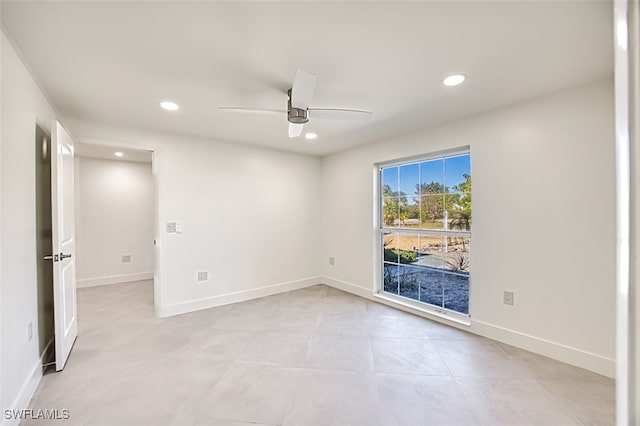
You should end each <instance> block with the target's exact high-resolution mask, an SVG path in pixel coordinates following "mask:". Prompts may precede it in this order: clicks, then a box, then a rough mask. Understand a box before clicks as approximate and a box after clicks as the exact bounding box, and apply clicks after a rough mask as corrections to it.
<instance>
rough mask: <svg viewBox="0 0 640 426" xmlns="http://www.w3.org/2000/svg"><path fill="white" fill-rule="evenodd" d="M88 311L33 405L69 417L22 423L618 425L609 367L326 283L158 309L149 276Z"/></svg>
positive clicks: (91, 303) (101, 293) (87, 301)
mask: <svg viewBox="0 0 640 426" xmlns="http://www.w3.org/2000/svg"><path fill="white" fill-rule="evenodd" d="M78 310H79V337H78V340H77V342H76V345H75V347H74V349H73V351H72V352H71V356H70V358H69V361H68V363H67V366H66V367H65V369H64V371H63V372H61V373H48V374H45V376H44V377H43V379H42V381H41V383H40V386H39V387H38V389H37V390H36V393H35V395H34V399H33V400H32V401H31V404H30V407H31V408H34V409H35V408H46V409H65V408H66V409H69V410H70V412H71V419H70V420H68V421H66V422H63V423H62V422H60V421H54V422H46V421H42V420H37V421H36V420H34V421H25V422H23V424H24V425H40V426H42V425H48V424H53V425H58V424H59V425H68V426H74V425H83V426H86V425H94V426H107V425H108V426H129V425H130V426H141V425H154V426H165V425H166V426H205V425H210V426H249V425H252V426H259V425H263V426H275V425H278V426H282V425H283V424H285V423H286V424H287V426H292V425H301V426H316V425H327V426H349V425H352V426H356V425H357V426H360V425H363V426H376V425H380V426H394V425H398V426H400V425H402V426H418V425H421V426H422V425H438V426H440V425H445V426H446V425H456V426H457V425H465V426H471V425H475V424H484V425H494V424H496V425H501V424H508V425H510V424H513V425H516V424H517V425H527V424H532V425H538V424H540V425H541V426H546V425H548V424H549V425H553V426H556V425H564V424H573V423H572V422H573V421H576V420H577V421H580V422H582V424H584V425H593V426H595V425H613V424H614V417H613V416H614V402H615V401H614V383H613V381H612V380H610V379H607V378H604V377H602V376H598V375H597V374H593V373H590V372H587V371H585V370H581V369H578V368H575V367H571V366H568V365H566V364H562V363H559V362H556V361H553V360H550V359H548V358H545V357H542V356H539V355H535V354H532V353H530V352H527V351H523V350H521V349H517V348H514V347H512V346H508V345H504V344H498V343H496V342H493V341H492V340H489V339H485V338H482V337H479V336H476V335H473V334H470V333H467V332H465V331H463V330H459V329H455V328H452V327H449V326H447V325H443V324H440V323H437V322H434V321H430V320H427V319H425V318H421V317H418V316H414V315H411V314H409V313H406V312H403V311H400V310H395V309H393V308H391V307H388V306H384V305H382V304H379V303H376V302H372V301H365V300H364V299H360V298H358V297H356V296H354V295H351V294H348V293H345V292H343V291H340V290H336V289H333V288H329V287H327V286H323V285H321V286H313V287H309V288H305V289H302V290H296V291H292V292H289V293H286V294H281V295H275V296H269V297H266V298H261V299H256V300H253V301H249V302H243V303H239V304H233V305H228V306H222V307H218V308H212V309H207V310H203V311H199V312H194V313H189V314H184V315H179V316H174V317H170V318H163V319H158V318H155V317H154V314H153V284H152V282H151V281H143V282H137V283H127V284H119V285H111V286H103V287H93V288H83V289H79V290H78ZM374 360H375V363H374ZM510 420H514V421H513V422H510Z"/></svg>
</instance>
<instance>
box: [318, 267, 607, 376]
mask: <svg viewBox="0 0 640 426" xmlns="http://www.w3.org/2000/svg"><path fill="white" fill-rule="evenodd" d="M322 283H323V284H326V285H328V286H331V287H334V288H337V289H339V290H342V291H346V292H348V293H352V294H355V295H357V296H361V297H364V298H365V299H370V300H374V301H376V302H378V303H383V304H385V305H389V306H393V307H395V308H397V309H400V310H403V311H406V312H409V313H412V314H414V315H418V316H422V317H425V318H428V319H430V320H433V321H437V322H440V323H443V324H446V325H449V326H451V327H456V328H459V329H461V330H465V331H469V332H471V333H474V334H478V335H480V336H483V337H487V338H489V339H493V340H497V341H499V342H502V343H506V344H508V345H512V346H516V347H518V348H522V349H525V350H528V351H530V352H534V353H537V354H539V355H543V356H546V357H549V358H552V359H555V360H558V361H561V362H564V363H567V364H571V365H574V366H576V367H580V368H584V369H585V370H589V371H593V372H594V373H598V374H601V375H603V376H607V377H612V378H613V377H615V374H616V361H615V359H611V358H607V357H603V356H601V355H598V354H594V353H591V352H587V351H583V350H582V349H577V348H574V347H571V346H567V345H563V344H561V343H557V342H553V341H550V340H546V339H542V338H539V337H536V336H531V335H529V334H525V333H521V332H518V331H515V330H511V329H507V328H504V327H500V326H497V325H493V324H489V323H487V322H484V321H479V320H476V319H473V318H471V325H470V326H464V325H461V324H457V323H455V322H453V321H447V320H446V319H444V318H440V317H437V316H435V315H430V314H429V313H428V312H422V311H419V310H416V309H412V308H410V307H408V306H405V305H400V304H396V303H393V302H392V301H388V300H381V299H379V298H376V297H374V295H373V291H372V290H369V289H365V288H363V287H360V286H357V285H354V284H352V283H348V282H345V281H341V280H338V279H335V278H331V277H323V281H322Z"/></svg>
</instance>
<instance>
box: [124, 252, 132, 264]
mask: <svg viewBox="0 0 640 426" xmlns="http://www.w3.org/2000/svg"><path fill="white" fill-rule="evenodd" d="M131 261H132V256H131V255H130V254H123V255H122V263H131Z"/></svg>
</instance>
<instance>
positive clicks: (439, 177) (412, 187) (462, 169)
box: [382, 154, 471, 195]
mask: <svg viewBox="0 0 640 426" xmlns="http://www.w3.org/2000/svg"><path fill="white" fill-rule="evenodd" d="M465 173H466V174H469V175H470V174H471V157H470V155H469V154H463V155H458V156H455V157H446V158H444V159H442V158H440V159H436V160H429V161H422V162H417V163H410V164H403V165H401V166H394V167H385V168H383V169H382V184H383V185H389V186H390V187H391V190H392V191H397V190H398V187H399V188H400V191H402V192H404V193H405V194H407V195H414V194H415V192H416V185H417V184H418V183H419V182H422V183H431V182H438V183H442V184H444V185H446V186H448V187H449V188H452V187H454V186H456V185H458V184H460V183H462V182H464V180H465V179H464V177H463V175H464V174H465Z"/></svg>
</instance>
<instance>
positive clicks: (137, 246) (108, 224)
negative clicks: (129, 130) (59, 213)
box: [75, 143, 156, 349]
mask: <svg viewBox="0 0 640 426" xmlns="http://www.w3.org/2000/svg"><path fill="white" fill-rule="evenodd" d="M75 154H76V155H75V231H76V242H77V259H76V264H77V271H76V276H77V296H78V327H79V339H78V341H77V343H76V345H78V346H79V347H81V348H83V349H91V345H92V344H93V343H96V344H98V343H100V344H101V345H102V344H103V343H104V342H99V340H100V334H101V329H104V327H112V326H114V325H117V323H118V322H119V321H121V320H123V319H124V320H127V321H135V320H140V321H144V320H146V319H149V318H153V317H154V271H155V254H154V244H155V232H156V230H155V194H154V191H155V190H154V179H153V172H152V162H153V153H152V152H151V151H148V150H139V149H131V148H122V147H112V146H106V145H104V146H103V145H93V144H86V143H76V152H75Z"/></svg>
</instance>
